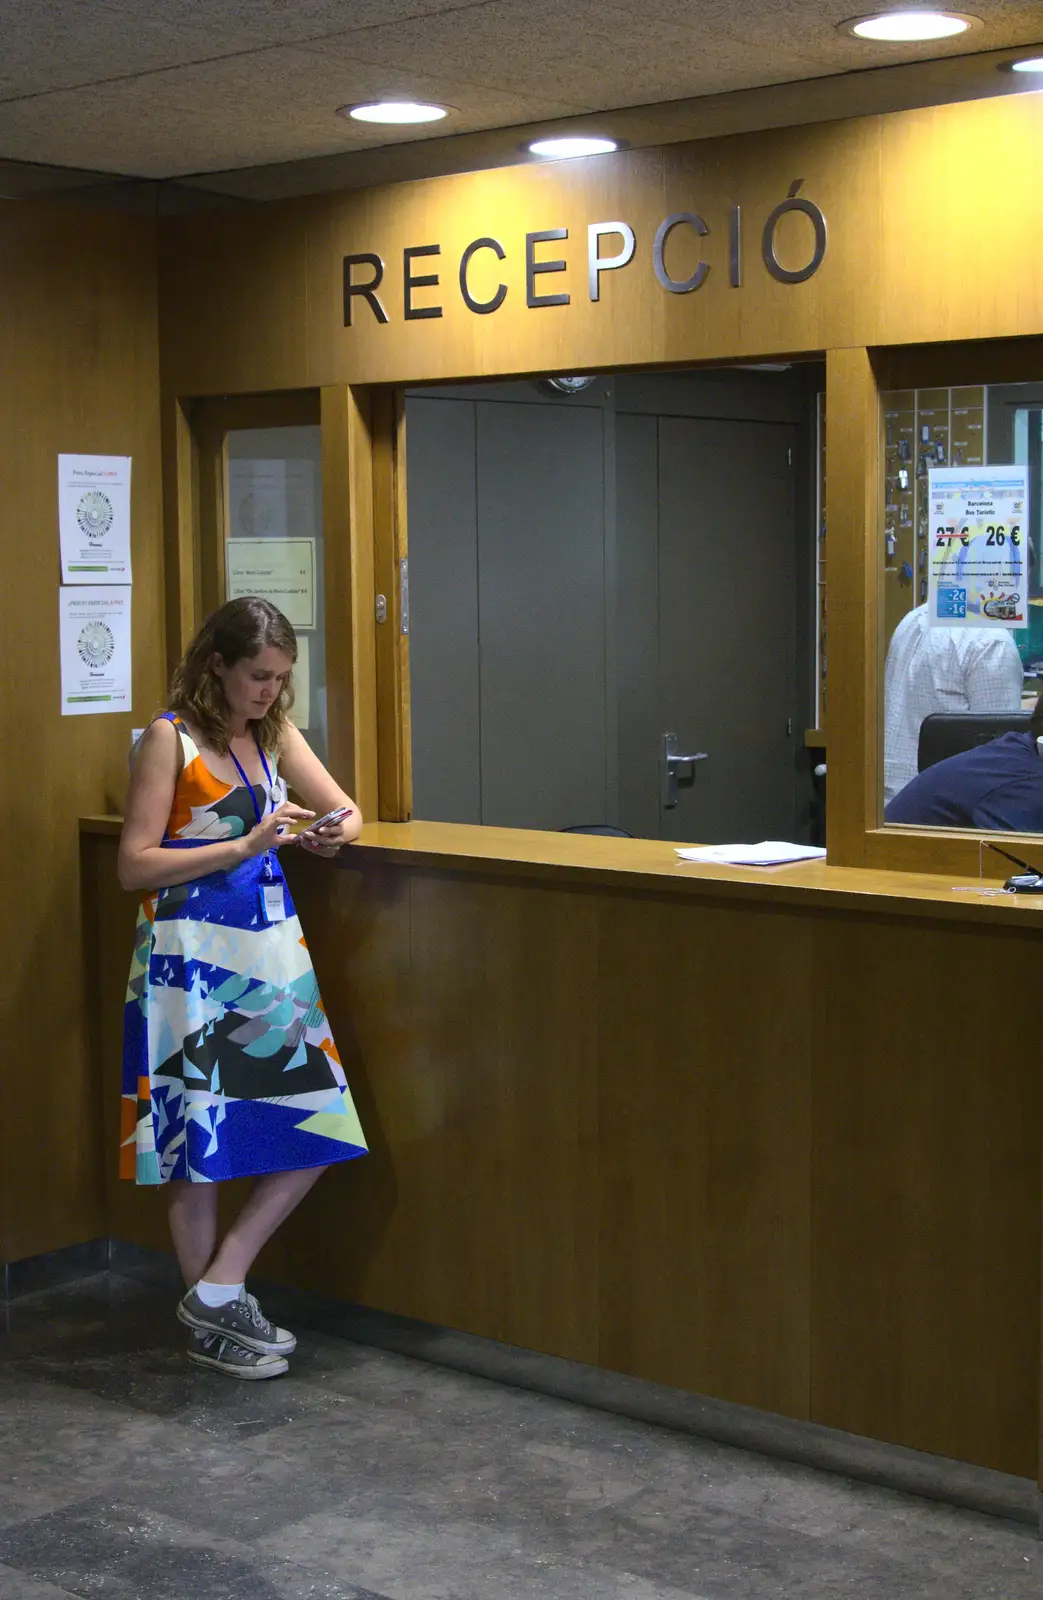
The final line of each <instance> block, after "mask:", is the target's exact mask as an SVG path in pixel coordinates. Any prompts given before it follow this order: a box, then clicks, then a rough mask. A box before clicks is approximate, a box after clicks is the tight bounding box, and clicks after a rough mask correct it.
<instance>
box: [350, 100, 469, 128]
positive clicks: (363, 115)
mask: <svg viewBox="0 0 1043 1600" xmlns="http://www.w3.org/2000/svg"><path fill="white" fill-rule="evenodd" d="M337 115H338V116H339V117H350V118H351V120H352V121H353V122H402V123H404V122H439V121H441V119H442V117H447V116H448V115H449V108H448V106H436V105H425V104H424V103H423V102H422V101H419V100H372V101H370V102H368V103H367V104H366V105H361V106H339V107H338V108H337Z"/></svg>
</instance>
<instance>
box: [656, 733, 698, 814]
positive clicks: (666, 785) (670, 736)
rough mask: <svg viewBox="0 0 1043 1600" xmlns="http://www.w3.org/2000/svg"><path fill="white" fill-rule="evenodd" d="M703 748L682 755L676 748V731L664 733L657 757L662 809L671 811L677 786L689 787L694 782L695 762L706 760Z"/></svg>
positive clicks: (674, 802)
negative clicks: (687, 754) (660, 751)
mask: <svg viewBox="0 0 1043 1600" xmlns="http://www.w3.org/2000/svg"><path fill="white" fill-rule="evenodd" d="M708 760H709V756H708V755H707V752H706V751H705V750H698V751H696V753H695V754H694V755H690V756H686V755H682V754H681V752H680V751H679V750H678V748H677V735H676V733H664V734H663V743H662V753H661V754H660V757H659V799H660V803H661V804H662V807H663V810H664V811H672V810H673V808H674V807H675V806H676V804H677V791H678V789H679V788H682V787H683V788H685V789H690V788H691V787H692V785H693V784H694V782H695V764H696V762H697V761H708Z"/></svg>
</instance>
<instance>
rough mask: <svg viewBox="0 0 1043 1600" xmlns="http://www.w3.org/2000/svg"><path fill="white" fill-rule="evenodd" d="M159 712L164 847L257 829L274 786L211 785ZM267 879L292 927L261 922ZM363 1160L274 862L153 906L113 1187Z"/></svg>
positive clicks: (259, 861)
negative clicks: (168, 801) (171, 772)
mask: <svg viewBox="0 0 1043 1600" xmlns="http://www.w3.org/2000/svg"><path fill="white" fill-rule="evenodd" d="M165 716H166V718H167V720H168V721H170V722H173V723H174V725H175V727H176V728H177V731H178V734H179V736H180V739H181V747H182V754H183V757H184V763H183V767H182V771H181V775H180V777H179V778H178V781H177V786H176V789H175V791H174V805H173V809H172V811H171V814H170V820H169V822H168V823H167V829H166V834H165V836H164V839H163V844H164V846H165V847H168V848H171V849H193V848H197V847H198V846H199V845H201V844H213V843H216V842H217V841H219V840H223V839H235V838H238V837H240V836H241V835H242V834H244V833H249V831H250V829H251V828H253V827H254V826H255V824H256V821H257V815H256V811H255V804H256V806H257V807H258V808H259V809H260V810H261V812H262V813H263V811H264V810H265V807H266V806H267V804H268V794H267V792H266V791H265V789H264V788H263V787H262V786H261V785H259V784H258V785H254V789H253V798H251V795H250V791H249V790H248V789H246V788H244V787H243V785H242V784H234V785H230V784H227V783H225V782H224V781H223V780H222V779H219V778H215V777H214V775H213V773H211V772H210V771H209V770H208V768H207V767H206V766H205V764H204V762H203V759H202V757H201V755H200V753H199V750H198V749H197V747H196V745H195V744H194V743H193V741H192V739H191V737H190V736H189V733H188V730H187V729H186V728H185V726H184V724H183V723H182V722H181V720H180V718H178V717H176V716H175V715H174V714H173V713H171V712H167V713H165ZM274 777H275V772H274V764H273V765H272V778H273V782H274ZM266 860H267V866H266ZM266 872H270V874H271V882H272V883H274V884H281V885H282V892H283V896H284V905H285V912H286V916H285V920H284V921H269V920H268V918H267V916H266V914H265V910H264V902H263V899H262V893H261V891H262V886H263V885H264V883H265V882H266ZM365 1153H366V1140H365V1136H364V1135H363V1132H362V1128H361V1126H360V1124H359V1119H358V1116H357V1114H356V1111H355V1107H354V1105H353V1103H352V1099H351V1095H350V1093H349V1091H348V1086H347V1083H346V1081H345V1077H344V1072H343V1069H342V1067H341V1064H340V1058H339V1056H338V1055H337V1048H336V1045H335V1044H334V1042H333V1037H332V1035H331V1033H330V1028H329V1024H328V1022H327V1021H326V1013H325V1011H324V1010H323V1006H322V999H321V997H320V995H319V986H318V983H317V982H316V978H315V972H314V969H313V968H312V964H311V957H310V956H309V954H308V946H307V944H306V943H305V941H304V937H303V935H302V933H301V925H300V922H299V921H298V918H297V913H296V911H295V910H294V907H293V901H292V900H291V898H290V891H289V887H288V885H287V884H286V880H285V878H284V876H283V872H282V868H281V867H280V865H279V858H278V852H277V851H272V852H271V853H270V855H269V856H268V857H267V858H266V857H265V856H258V857H251V858H250V859H248V860H246V861H243V862H242V863H240V865H238V866H236V867H234V868H232V869H231V870H230V871H227V872H211V873H207V874H206V875H205V876H204V877H200V878H195V879H193V880H191V881H190V882H188V883H182V884H176V885H174V886H172V887H170V888H165V889H159V890H156V891H155V892H152V893H149V894H146V895H145V896H144V897H143V899H142V902H141V907H140V910H139V912H138V922H137V934H136V939H135V945H134V955H133V958H132V961H131V968H130V980H129V983H128V986H127V1000H126V1006H125V1009H124V1032H123V1126H122V1133H121V1141H120V1176H121V1177H125V1178H135V1179H136V1180H137V1182H138V1183H140V1184H156V1183H167V1182H169V1181H170V1179H171V1178H188V1179H190V1180H191V1181H192V1182H194V1183H213V1182H216V1181H217V1180H219V1179H223V1178H238V1177H243V1176H246V1175H249V1174H259V1173H265V1172H285V1171H289V1170H290V1169H294V1168H299V1167H317V1166H326V1165H328V1164H329V1163H331V1162H334V1161H350V1160H351V1159H352V1158H353V1157H355V1156H361V1155H365Z"/></svg>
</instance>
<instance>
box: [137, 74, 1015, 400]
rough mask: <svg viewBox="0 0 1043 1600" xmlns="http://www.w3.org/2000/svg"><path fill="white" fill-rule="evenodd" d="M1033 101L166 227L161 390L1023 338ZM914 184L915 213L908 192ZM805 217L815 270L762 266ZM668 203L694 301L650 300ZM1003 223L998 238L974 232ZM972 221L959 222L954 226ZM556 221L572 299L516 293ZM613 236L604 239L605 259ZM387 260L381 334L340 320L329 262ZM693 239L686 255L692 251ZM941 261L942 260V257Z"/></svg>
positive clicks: (654, 295) (358, 313)
mask: <svg viewBox="0 0 1043 1600" xmlns="http://www.w3.org/2000/svg"><path fill="white" fill-rule="evenodd" d="M1041 131H1043V107H1041V106H1040V104H1039V101H1038V97H1036V96H1033V95H1021V96H1010V97H1006V98H998V99H992V100H979V101H973V102H965V103H962V104H958V105H952V106H942V107H935V108H932V109H929V110H918V111H911V112H904V113H899V114H894V115H890V116H885V117H863V118H858V119H855V120H852V121H849V122H834V123H826V124H819V125H817V126H814V127H805V128H785V129H774V130H771V131H769V132H763V133H756V134H744V135H739V136H731V137H728V138H721V139H706V140H701V141H699V142H697V143H693V144H687V145H670V146H668V147H666V148H665V149H661V150H654V149H651V150H636V151H624V152H620V153H617V154H616V155H614V156H606V157H599V158H597V159H594V160H589V161H584V162H568V163H560V164H555V163H547V164H544V165H535V164H534V165H519V166H518V167H514V168H509V169H506V170H497V171H495V172H474V173H467V174H464V175H458V176H451V177H443V178H436V179H430V180H427V181H423V182H418V183H410V184H391V185H387V186H385V187H383V188H376V189H371V190H363V191H354V192H352V193H346V194H340V195H328V196H320V197H316V198H313V199H309V200H296V201H292V202H287V203H284V204H278V205H271V206H266V207H264V208H263V209H264V213H265V215H264V217H263V218H258V217H257V216H256V215H254V214H252V213H251V212H248V211H238V212H231V213H224V214H221V215H206V216H198V217H177V218H171V219H168V220H166V221H165V222H164V223H163V240H164V245H163V255H164V278H163V282H164V285H165V286H166V287H165V291H164V350H165V361H164V368H165V384H166V387H167V389H168V391H173V392H175V393H178V394H182V395H186V394H200V393H212V392H228V391H244V390H246V389H261V388H279V387H299V386H302V385H317V384H332V383H345V382H351V383H356V384H357V383H386V382H395V383H400V382H419V381H424V380H438V381H443V382H444V381H446V380H450V379H466V378H472V377H485V376H497V375H498V376H507V375H513V374H525V373H532V372H551V371H562V370H565V371H589V370H592V369H595V368H602V369H605V370H618V369H621V368H625V367H634V366H646V367H647V366H657V365H678V364H686V363H692V362H699V361H720V360H728V359H742V358H747V359H749V358H756V357H762V358H763V357H766V356H769V355H771V354H781V353H801V352H804V353H808V352H816V353H817V352H820V351H822V350H825V349H827V348H839V347H843V346H871V345H875V344H894V343H899V342H904V341H912V342H917V343H925V342H930V341H935V340H944V339H958V338H964V339H974V338H981V337H986V336H1007V337H1010V336H1015V335H1019V334H1038V333H1039V332H1041V331H1043V286H1041V285H1040V284H1039V282H1038V277H1037V275H1036V274H1035V271H1034V266H1033V263H1034V262H1035V261H1037V260H1038V259H1039V257H1040V254H1041V249H1043V206H1041V204H1040V200H1041V197H1043V174H1041V173H1040V170H1039V164H1038V162H1036V161H1035V159H1034V152H1035V150H1036V149H1038V145H1039V139H1040V134H1041ZM924 174H930V195H931V204H929V205H926V204H924V203H923V201H924V192H923V185H924V182H925V178H924ZM797 179H801V180H803V187H802V189H801V195H802V197H803V198H805V199H807V200H809V201H811V202H813V203H814V204H816V205H818V206H819V207H821V209H822V211H823V212H824V214H825V216H826V219H827V224H828V233H829V242H828V249H827V253H826V257H825V260H824V262H823V264H822V266H821V268H820V269H819V271H818V272H817V273H816V274H815V275H814V276H813V277H812V278H811V279H810V280H808V281H807V282H805V283H801V284H795V285H794V284H783V283H779V282H777V281H776V280H775V279H774V278H773V277H771V276H769V274H768V272H767V270H766V268H765V266H764V263H763V261H762V259H761V233H762V229H763V226H764V223H765V221H766V219H767V217H768V215H769V213H770V212H771V211H772V209H773V208H774V207H775V206H776V205H777V204H779V202H781V201H783V200H785V199H786V197H787V194H788V191H789V188H790V185H791V183H792V182H794V180H797ZM734 205H739V206H741V208H742V222H743V241H744V245H743V282H742V285H741V287H734V286H733V285H732V284H731V283H730V281H729V267H728V262H729V251H728V245H729V231H728V230H729V216H730V210H731V207H732V206H734ZM677 211H694V212H698V213H699V214H700V215H701V216H702V217H703V218H704V219H705V221H706V223H707V225H708V227H709V234H708V235H707V236H706V238H705V239H703V240H702V241H698V242H697V241H696V239H695V236H694V234H692V232H691V230H689V229H687V228H681V229H679V230H678V231H677V232H676V233H675V234H674V236H673V238H672V240H671V243H670V245H669V247H668V263H669V264H670V266H671V270H672V271H673V272H674V274H675V275H676V276H678V277H682V276H685V275H687V273H688V272H690V271H691V270H692V269H693V267H694V265H695V263H696V261H697V260H698V259H700V258H701V259H703V260H705V261H706V262H707V264H708V265H709V267H710V273H709V276H708V278H707V279H706V282H705V284H704V285H703V287H702V288H701V289H699V290H698V291H697V292H696V293H694V294H678V295H675V294H668V293H666V292H665V291H664V290H662V289H661V288H660V287H659V285H658V284H657V282H656V280H655V276H654V274H653V270H652V239H653V235H654V233H655V230H656V228H657V226H658V225H659V223H660V222H661V221H662V220H663V219H664V218H665V217H666V216H667V215H668V214H670V213H672V212H677ZM989 216H1002V217H1003V219H1004V222H1003V248H1002V249H1000V250H997V249H995V248H994V247H993V246H992V244H991V243H990V242H989V240H988V239H987V238H986V237H985V236H984V235H982V234H981V230H980V229H978V230H976V229H975V225H974V220H973V219H975V218H979V217H989ZM620 218H621V219H623V220H625V221H627V222H629V223H630V224H631V226H632V227H633V228H634V230H635V233H636V236H637V250H636V254H635V257H634V259H633V261H632V262H631V263H630V264H629V265H628V266H626V267H624V268H621V269H619V270H618V271H614V272H606V273H604V274H603V276H602V280H601V298H600V300H599V301H598V302H597V303H593V302H591V300H590V299H589V296H588V292H587V227H588V224H591V223H595V222H605V221H609V220H616V219H620ZM968 219H970V220H968ZM555 227H559V228H560V227H564V228H567V229H568V234H569V237H568V239H567V240H566V241H563V242H562V243H560V245H559V244H548V245H547V246H544V247H541V251H540V254H541V257H542V259H553V258H555V257H556V256H560V257H561V258H563V259H565V260H566V261H567V263H568V271H567V272H566V273H564V274H556V275H554V276H544V277H542V278H539V279H538V280H537V287H538V288H539V289H540V290H541V291H545V292H554V291H561V290H567V292H568V293H569V294H570V295H571V303H570V304H569V305H567V306H553V307H541V308H536V309H529V308H527V307H526V304H525V261H524V235H525V232H526V231H536V230H540V229H550V228H555ZM483 236H486V237H493V238H496V239H498V240H500V241H501V243H502V245H503V247H504V249H505V251H506V253H507V255H506V260H505V261H504V262H503V263H502V265H501V264H500V263H497V262H496V260H495V258H494V256H493V255H492V253H491V252H488V251H486V252H483V253H479V255H478V256H477V257H476V258H475V260H474V262H473V265H472V268H471V272H472V275H473V277H472V282H473V292H474V293H476V294H477V295H479V296H482V297H489V296H491V294H492V292H493V290H494V289H495V286H496V284H497V283H498V282H501V281H502V282H503V283H505V284H506V285H507V297H506V299H505V301H504V302H503V304H502V306H501V307H500V308H499V310H497V311H496V312H494V313H492V314H491V315H485V316H478V315H475V314H474V313H472V312H470V311H468V310H467V308H466V307H465V305H464V303H463V300H462V298H461V295H460V291H459V287H458V282H457V274H458V268H459V263H460V258H461V253H462V251H463V248H464V246H465V245H467V244H468V243H469V242H470V241H471V240H473V239H476V238H479V237H483ZM810 236H811V235H810V225H809V223H808V221H807V219H806V218H801V217H794V216H792V215H791V216H789V217H787V218H785V219H783V222H782V223H781V225H780V229H779V234H778V249H779V256H780V259H781V260H782V262H783V264H784V265H785V266H787V267H790V268H796V267H800V266H802V265H803V264H804V263H805V262H806V261H807V260H808V259H809V257H810V248H809V241H810ZM425 244H439V245H440V246H441V252H442V253H441V256H440V257H438V258H437V259H436V258H423V259H421V260H419V261H418V262H417V264H416V267H415V271H416V272H418V273H419V272H430V271H432V270H437V271H438V273H439V275H440V279H441V282H440V284H439V287H438V289H437V290H431V289H423V290H419V291H417V293H416V295H415V304H416V305H417V306H420V307H429V306H434V305H441V307H442V312H443V314H442V316H441V317H437V318H428V319H422V320H412V321H408V322H407V321H406V320H405V318H404V301H403V288H404V274H403V257H402V251H403V248H404V247H405V246H410V245H425ZM609 247H610V243H609V241H606V246H605V248H606V250H608V249H609ZM362 251H372V252H375V253H377V254H379V255H380V256H381V257H382V258H383V260H384V262H385V267H386V270H385V275H384V280H383V284H382V286H381V290H380V294H381V297H382V300H383V303H384V305H385V308H386V310H387V315H388V319H389V320H388V322H387V324H386V325H380V324H378V322H377V321H376V319H375V318H374V317H373V315H372V313H371V312H370V311H369V309H368V308H367V307H366V306H365V304H364V303H362V302H361V301H356V302H355V315H354V318H353V320H354V324H355V325H354V326H353V327H351V328H348V329H346V328H345V327H344V326H343V282H342V259H343V257H344V255H345V254H349V253H357V252H362ZM700 252H701V256H700ZM954 260H956V261H958V264H959V265H958V269H957V270H953V261H954Z"/></svg>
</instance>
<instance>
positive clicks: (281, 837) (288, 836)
mask: <svg viewBox="0 0 1043 1600" xmlns="http://www.w3.org/2000/svg"><path fill="white" fill-rule="evenodd" d="M314 815H315V813H314V811H305V810H304V809H303V807H301V806H295V805H293V804H292V802H291V801H289V800H287V801H286V803H285V805H281V806H280V807H279V809H278V810H277V811H272V812H269V814H268V816H266V817H265V818H263V820H262V821H261V822H259V823H258V824H257V826H256V828H251V830H250V832H249V833H247V834H245V835H244V836H243V838H242V840H241V841H240V843H241V845H242V850H243V855H244V857H246V858H247V859H248V858H249V857H250V856H262V855H264V853H265V851H266V850H279V849H281V848H282V846H283V845H284V844H294V843H296V840H297V839H298V838H299V837H301V836H300V835H299V834H292V833H290V831H289V829H288V828H287V823H290V822H310V821H311V819H312V817H314ZM282 829H285V830H286V831H285V832H281V831H280V830H282Z"/></svg>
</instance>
